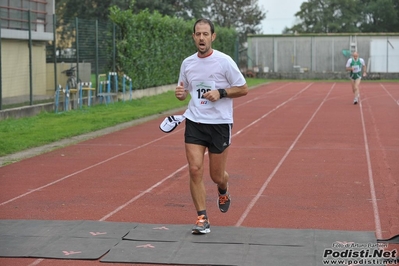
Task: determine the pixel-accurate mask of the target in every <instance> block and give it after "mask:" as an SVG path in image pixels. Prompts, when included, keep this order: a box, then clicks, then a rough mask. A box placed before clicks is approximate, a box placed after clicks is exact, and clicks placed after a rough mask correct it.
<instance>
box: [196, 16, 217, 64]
mask: <svg viewBox="0 0 399 266" xmlns="http://www.w3.org/2000/svg"><path fill="white" fill-rule="evenodd" d="M215 37H216V34H215V33H214V34H212V33H211V26H210V25H209V24H208V23H205V22H199V23H197V25H195V33H193V39H194V42H195V46H197V49H198V53H199V55H200V57H205V56H208V55H209V54H210V53H211V52H212V42H213V40H214V39H215Z"/></svg>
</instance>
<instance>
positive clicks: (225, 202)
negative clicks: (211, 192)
mask: <svg viewBox="0 0 399 266" xmlns="http://www.w3.org/2000/svg"><path fill="white" fill-rule="evenodd" d="M230 203H231V198H230V194H229V192H226V194H224V195H220V194H219V198H218V207H219V210H220V211H221V212H227V211H228V210H229V207H230Z"/></svg>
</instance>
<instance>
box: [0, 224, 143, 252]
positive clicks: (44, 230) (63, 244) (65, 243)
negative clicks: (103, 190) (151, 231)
mask: <svg viewBox="0 0 399 266" xmlns="http://www.w3.org/2000/svg"><path fill="white" fill-rule="evenodd" d="M136 226H137V224H132V223H113V222H98V221H81V220H79V221H61V220H55V221H52V220H45V221H44V220H0V257H33V258H60V259H98V258H100V257H101V256H103V255H104V254H105V253H107V252H108V251H109V250H110V249H111V247H113V246H114V245H116V244H117V243H118V242H119V241H120V240H121V239H122V237H123V236H125V235H126V234H127V233H128V232H129V230H131V229H133V228H135V227H136Z"/></svg>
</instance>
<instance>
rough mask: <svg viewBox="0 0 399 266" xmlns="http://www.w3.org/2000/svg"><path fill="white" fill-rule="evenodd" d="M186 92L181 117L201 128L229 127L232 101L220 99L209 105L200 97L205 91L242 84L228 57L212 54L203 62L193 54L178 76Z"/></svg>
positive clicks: (216, 52)
mask: <svg viewBox="0 0 399 266" xmlns="http://www.w3.org/2000/svg"><path fill="white" fill-rule="evenodd" d="M180 82H183V85H184V89H185V90H187V91H189V93H190V95H191V100H190V102H189V104H188V109H187V110H186V112H185V113H184V116H185V117H186V118H188V119H190V120H191V121H194V122H198V123H204V124H231V123H233V100H232V99H231V98H222V99H220V100H217V101H216V102H211V101H209V100H207V99H205V98H201V97H202V95H203V94H204V93H205V92H207V91H209V90H217V89H226V88H231V87H234V86H242V85H244V84H245V83H246V80H245V78H244V76H243V75H242V73H241V71H240V70H239V69H238V67H237V64H236V63H235V62H234V61H233V59H231V57H230V56H228V55H226V54H224V53H222V52H219V51H217V50H213V53H212V54H211V55H210V56H208V57H205V58H200V57H198V55H197V53H195V54H193V55H191V56H189V57H187V58H186V59H184V61H183V63H182V65H181V68H180V75H179V83H178V84H180Z"/></svg>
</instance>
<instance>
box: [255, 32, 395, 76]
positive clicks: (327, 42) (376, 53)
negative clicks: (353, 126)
mask: <svg viewBox="0 0 399 266" xmlns="http://www.w3.org/2000/svg"><path fill="white" fill-rule="evenodd" d="M355 50H356V51H358V53H359V56H360V57H361V58H363V59H364V60H365V62H366V64H367V66H368V69H369V72H371V73H373V72H374V73H376V72H378V73H399V35H398V34H389V35H388V34H387V35H367V36H353V35H349V34H348V35H320V36H317V35H314V36H301V35H290V36H288V35H287V36H286V35H273V36H267V35H259V36H257V35H253V36H249V37H248V50H247V63H248V64H247V68H248V70H251V71H253V72H255V73H256V72H260V73H262V72H263V73H269V72H277V73H296V72H300V73H305V72H313V73H334V72H346V71H345V64H346V62H347V60H348V58H349V57H350V56H351V52H353V51H355Z"/></svg>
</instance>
